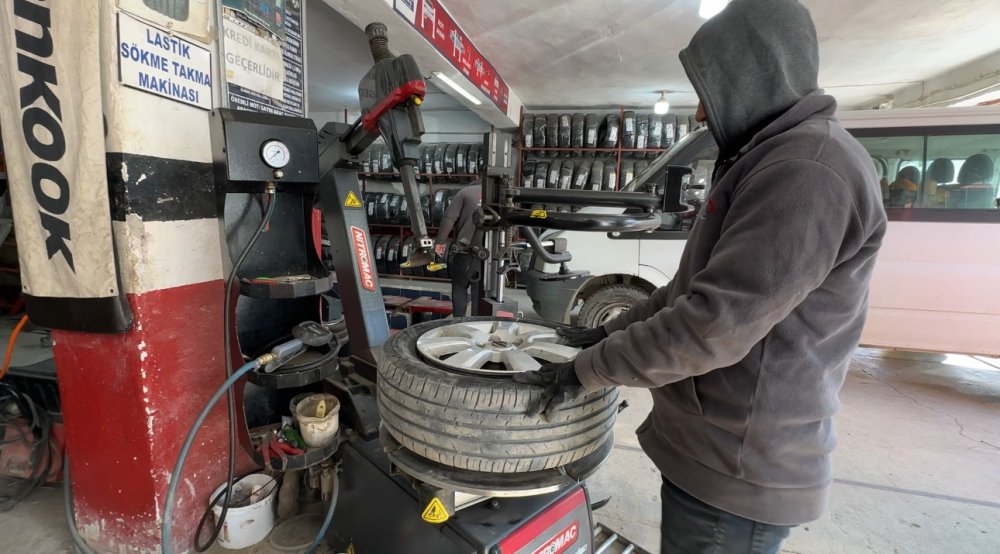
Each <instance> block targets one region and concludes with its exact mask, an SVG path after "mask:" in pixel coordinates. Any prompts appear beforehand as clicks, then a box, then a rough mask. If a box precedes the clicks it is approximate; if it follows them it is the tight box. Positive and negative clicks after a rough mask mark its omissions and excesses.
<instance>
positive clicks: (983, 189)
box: [523, 107, 1000, 356]
mask: <svg viewBox="0 0 1000 554" xmlns="http://www.w3.org/2000/svg"><path fill="white" fill-rule="evenodd" d="M838 115H839V117H840V120H841V122H842V123H843V124H844V126H845V127H846V128H847V129H848V130H849V131H850V132H851V133H852V134H853V135H854V136H855V137H857V139H858V140H859V141H860V142H861V144H863V145H864V146H865V148H866V149H867V150H868V152H869V153H870V154H871V156H872V162H873V163H874V164H875V166H876V169H877V171H878V172H879V173H880V177H881V178H882V179H883V180H882V186H883V198H884V201H885V205H886V213H887V214H888V217H889V228H888V232H887V234H886V238H885V242H884V245H883V247H882V250H881V252H880V254H879V258H878V263H877V265H876V268H875V274H874V277H873V280H872V287H871V299H870V305H869V313H868V323H867V324H866V326H865V330H864V335H863V336H862V344H864V345H868V346H877V347H886V348H899V349H906V350H925V351H935V352H954V353H965V354H979V355H986V356H1000V209H998V194H997V183H998V180H1000V179H998V177H1000V175H998V174H1000V108H993V107H980V108H940V109H937V108H935V109H930V108H925V109H907V110H880V111H864V112H841V113H839V114H838ZM716 155H717V150H716V148H715V144H714V141H713V140H712V136H711V133H709V132H708V130H707V129H704V128H703V129H700V130H698V131H696V132H694V133H692V134H691V135H689V136H688V137H686V138H685V139H684V140H682V141H681V142H679V143H678V144H677V145H676V146H674V147H673V148H672V149H670V150H669V151H668V152H666V153H664V154H663V155H661V156H660V158H658V159H657V160H656V161H654V162H653V163H652V164H651V165H650V167H649V168H648V169H647V170H646V171H645V172H644V173H643V174H642V175H640V176H637V177H636V179H635V180H634V181H633V184H632V185H631V186H632V188H633V189H634V188H636V187H639V188H641V187H643V186H649V185H650V184H651V183H652V184H655V183H658V182H659V181H662V178H663V175H664V171H665V168H666V166H667V165H687V166H690V167H692V168H693V169H694V175H693V177H692V182H691V186H690V187H689V189H688V193H687V195H688V198H689V201H690V203H692V204H694V205H698V204H700V202H701V201H702V200H704V198H705V195H706V194H708V192H709V191H708V187H709V185H710V181H711V175H712V169H713V168H714V165H715V160H716ZM692 221H693V218H676V217H673V216H665V217H664V225H663V226H662V227H661V230H659V231H655V232H653V233H649V234H639V235H632V236H617V237H614V236H609V235H605V234H601V233H585V232H549V233H547V234H546V235H545V237H546V238H556V237H559V238H563V239H566V241H567V249H568V250H569V251H570V252H571V253H572V254H573V261H572V262H570V264H569V268H570V269H571V270H574V271H570V272H567V271H565V268H563V271H562V273H563V274H562V275H560V271H559V268H556V267H553V266H545V264H543V263H542V262H540V261H538V260H533V262H532V264H531V267H530V269H528V270H527V271H525V272H524V273H523V278H524V280H525V282H526V283H527V287H528V293H529V295H530V296H531V299H532V302H533V304H534V308H535V311H536V312H538V313H539V315H541V316H542V317H544V318H546V319H551V320H555V321H563V322H566V323H569V322H570V318H571V313H573V312H575V310H576V308H579V309H580V312H579V317H578V321H577V323H578V324H581V325H587V326H593V325H598V324H600V323H602V322H604V321H607V320H608V319H610V318H613V317H615V316H616V315H617V314H619V313H621V312H622V311H623V310H628V309H629V307H630V306H632V305H634V304H635V303H636V302H638V301H640V300H642V299H643V298H646V297H648V296H649V294H650V293H651V292H652V291H653V290H655V289H656V288H658V287H662V286H665V285H666V284H667V283H668V282H669V281H670V279H671V278H672V277H673V275H674V273H675V272H676V270H677V266H678V263H679V260H680V256H681V252H682V251H683V249H684V244H685V240H686V238H687V235H688V232H687V230H686V229H688V228H689V225H690V224H691V222H692ZM578 272H584V273H586V274H585V275H580V274H579V273H578Z"/></svg>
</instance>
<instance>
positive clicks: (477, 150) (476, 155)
mask: <svg viewBox="0 0 1000 554" xmlns="http://www.w3.org/2000/svg"><path fill="white" fill-rule="evenodd" d="M482 155H483V147H482V145H479V144H473V145H472V147H471V148H469V159H468V168H467V169H466V172H467V173H468V174H469V175H477V174H478V173H479V159H480V157H481V156H482Z"/></svg>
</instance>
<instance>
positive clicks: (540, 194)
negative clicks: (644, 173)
mask: <svg viewBox="0 0 1000 554" xmlns="http://www.w3.org/2000/svg"><path fill="white" fill-rule="evenodd" d="M508 194H509V195H510V197H511V198H512V199H513V200H514V201H515V202H518V203H524V204H528V203H531V204H568V205H583V206H604V207H609V208H641V209H648V210H655V209H659V208H660V207H661V206H662V205H663V199H662V198H660V197H659V196H657V195H654V194H646V193H643V192H616V191H603V190H562V189H524V188H511V189H508Z"/></svg>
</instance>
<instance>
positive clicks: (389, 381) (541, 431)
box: [378, 318, 618, 473]
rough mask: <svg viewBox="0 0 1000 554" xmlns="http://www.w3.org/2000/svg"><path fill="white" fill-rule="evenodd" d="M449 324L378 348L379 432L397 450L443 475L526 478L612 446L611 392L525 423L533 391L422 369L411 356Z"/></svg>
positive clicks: (409, 332)
mask: <svg viewBox="0 0 1000 554" xmlns="http://www.w3.org/2000/svg"><path fill="white" fill-rule="evenodd" d="M473 319H477V320H491V319H494V318H473ZM452 323H455V320H454V319H446V320H439V321H431V322H428V323H422V324H420V325H414V326H412V327H410V328H408V329H405V330H403V331H401V332H400V333H398V334H397V335H395V336H394V337H392V338H391V339H389V342H387V343H386V345H385V347H384V354H385V355H384V356H383V357H382V361H381V362H380V363H379V367H378V374H379V379H378V407H379V413H380V414H381V416H382V424H383V425H384V426H385V428H386V430H387V431H388V432H389V433H390V434H391V435H392V437H393V438H395V439H396V440H397V441H398V442H399V443H400V444H401V445H402V446H403V447H404V448H406V449H407V450H409V451H410V452H413V453H414V454H416V455H418V456H422V457H424V458H426V459H428V460H431V461H434V462H437V463H440V464H444V465H447V466H450V467H457V468H461V469H468V470H472V471H481V472H489V473H525V472H530V471H541V470H546V469H553V468H558V467H562V466H565V465H567V464H570V463H572V462H575V461H577V460H580V459H582V458H584V457H586V456H587V455H589V454H592V453H593V452H595V451H596V450H598V449H599V448H600V447H602V446H603V445H605V444H607V442H608V441H610V440H612V437H613V426H614V422H615V417H616V415H617V411H618V410H617V402H618V391H617V389H614V388H606V389H601V390H599V391H595V392H592V393H590V394H587V395H585V396H583V397H582V398H579V399H577V400H575V401H572V402H570V403H569V404H567V405H565V406H563V407H562V408H560V409H559V410H558V411H557V412H556V413H555V415H554V416H553V417H552V420H551V421H547V420H545V419H544V418H543V417H541V416H537V417H531V416H528V415H527V411H528V410H529V409H530V407H531V406H533V405H534V404H535V403H536V402H537V401H538V398H539V395H540V394H541V393H542V388H540V387H536V386H531V385H522V384H519V383H515V382H514V381H512V380H510V379H507V378H489V377H479V376H471V375H463V374H459V373H454V372H451V371H447V370H444V369H440V368H438V367H436V366H433V365H429V364H427V363H425V362H424V361H423V360H422V359H421V358H420V355H419V354H418V353H417V349H416V342H417V339H418V338H419V337H420V336H421V335H422V334H423V333H425V332H427V331H429V330H431V329H434V328H436V327H440V326H443V325H449V324H452ZM531 323H535V324H544V325H552V324H545V323H542V322H536V321H532V322H531Z"/></svg>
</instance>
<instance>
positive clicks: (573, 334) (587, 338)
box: [556, 327, 608, 348]
mask: <svg viewBox="0 0 1000 554" xmlns="http://www.w3.org/2000/svg"><path fill="white" fill-rule="evenodd" d="M556 333H558V334H559V336H560V337H562V338H563V344H565V345H566V346H575V347H577V348H590V347H591V346H594V345H595V344H597V343H599V342H601V341H602V340H604V339H606V338H608V332H607V331H605V330H604V327H595V328H593V329H587V328H584V327H567V328H561V329H559V330H557V331H556Z"/></svg>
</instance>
